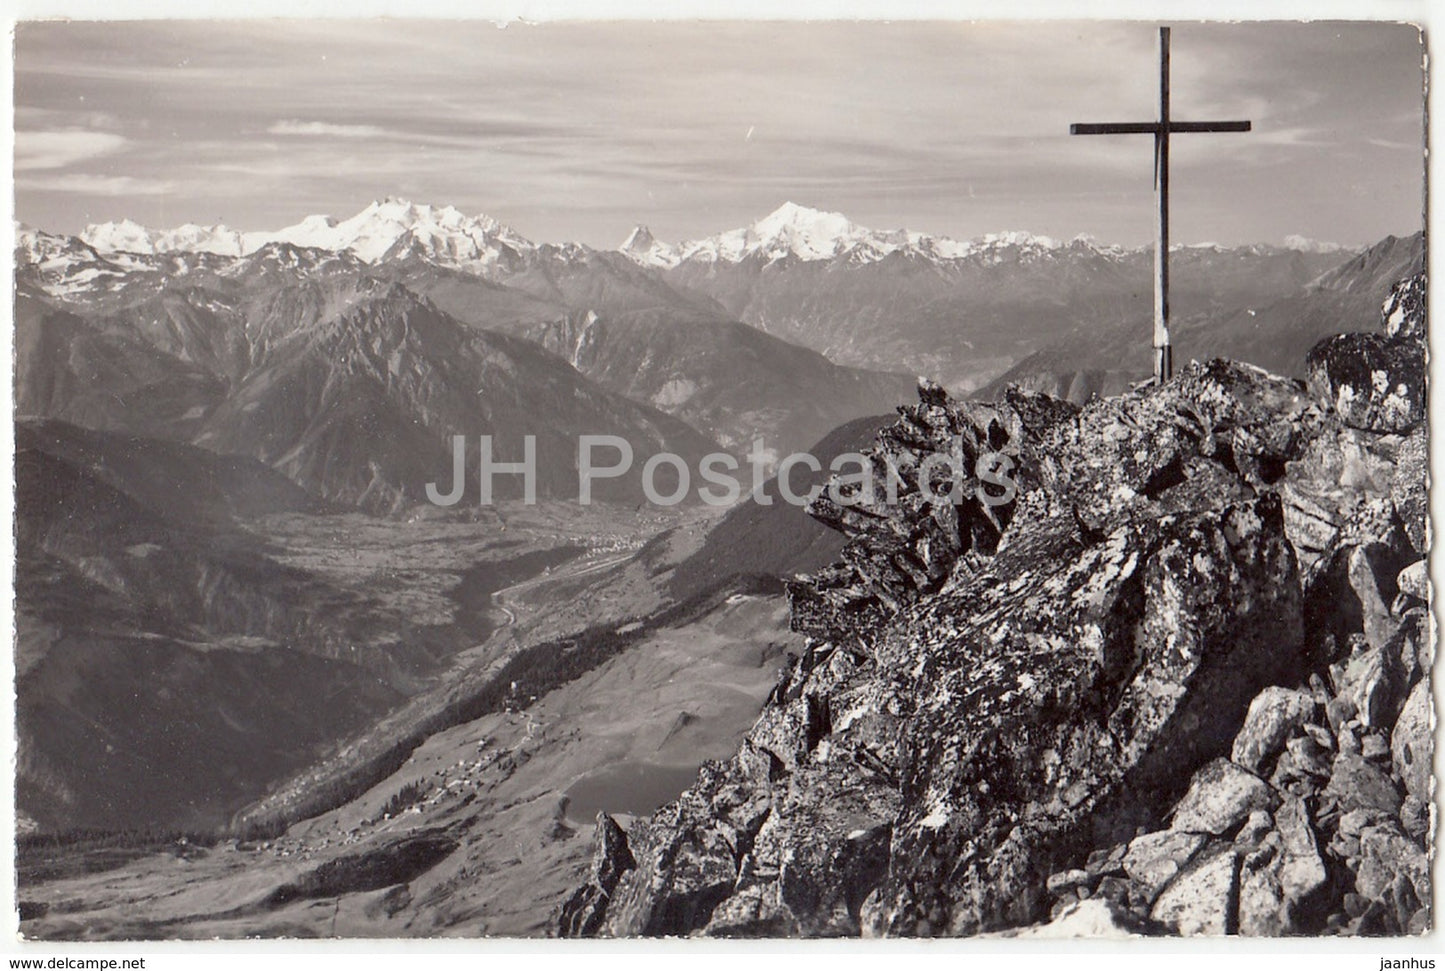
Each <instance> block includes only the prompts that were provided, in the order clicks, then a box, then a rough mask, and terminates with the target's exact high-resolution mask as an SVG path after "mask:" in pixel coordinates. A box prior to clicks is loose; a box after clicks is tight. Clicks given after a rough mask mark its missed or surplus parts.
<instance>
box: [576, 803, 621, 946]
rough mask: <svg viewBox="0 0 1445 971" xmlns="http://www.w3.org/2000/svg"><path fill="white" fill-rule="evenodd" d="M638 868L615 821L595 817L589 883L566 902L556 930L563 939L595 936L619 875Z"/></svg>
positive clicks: (607, 816)
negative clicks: (595, 844)
mask: <svg viewBox="0 0 1445 971" xmlns="http://www.w3.org/2000/svg"><path fill="white" fill-rule="evenodd" d="M636 865H637V861H636V860H634V859H633V858H632V853H631V852H630V851H629V850H628V849H627V834H626V833H624V832H623V831H622V827H621V826H618V825H617V820H615V819H613V818H612V817H611V816H609V815H607V814H606V813H598V814H597V849H596V850H595V851H594V852H593V854H592V875H591V879H590V880H589V881H588V882H587V883H586V884H584V885H583V886H581V887H578V888H577V890H576V891H575V892H574V893H573V894H572V896H571V897H569V898H567V902H566V903H564V904H563V905H562V915H561V917H560V918H559V919H558V925H557V929H558V932H559V934H560V935H561V936H562V937H587V936H589V935H592V934H595V933H597V931H598V930H599V929H601V927H602V920H603V918H604V917H605V916H606V914H607V901H608V899H609V898H610V897H611V896H612V891H613V889H615V888H616V886H617V881H618V880H620V879H622V874H624V873H626V872H627V871H628V870H631V869H632V868H633V867H635V866H636Z"/></svg>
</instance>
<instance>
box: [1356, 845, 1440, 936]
mask: <svg viewBox="0 0 1445 971" xmlns="http://www.w3.org/2000/svg"><path fill="white" fill-rule="evenodd" d="M1357 864H1358V865H1357V868H1356V873H1355V890H1356V892H1357V893H1359V894H1360V895H1361V896H1362V897H1364V898H1365V899H1366V900H1383V899H1384V897H1385V894H1386V891H1388V890H1389V889H1390V887H1391V885H1392V884H1394V882H1395V878H1396V877H1397V876H1400V877H1404V878H1405V879H1406V880H1407V881H1408V882H1409V884H1410V888H1411V890H1412V891H1413V892H1414V895H1415V898H1416V900H1418V901H1428V900H1429V899H1430V860H1429V857H1428V856H1427V855H1426V853H1425V849H1424V847H1422V846H1421V845H1420V844H1418V843H1416V842H1415V841H1414V840H1412V839H1410V837H1408V836H1406V835H1405V834H1404V833H1403V832H1401V830H1400V828H1399V825H1398V824H1397V823H1395V822H1393V821H1385V822H1381V823H1377V824H1375V825H1372V826H1367V827H1365V829H1364V830H1363V831H1362V832H1361V833H1360V855H1359V858H1358V861H1357ZM1408 923H1409V922H1408V920H1407V921H1405V924H1406V925H1408Z"/></svg>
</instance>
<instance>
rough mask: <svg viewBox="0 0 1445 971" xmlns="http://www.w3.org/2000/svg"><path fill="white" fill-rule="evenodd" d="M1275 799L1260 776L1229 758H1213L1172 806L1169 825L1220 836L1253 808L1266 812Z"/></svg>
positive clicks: (1191, 831) (1188, 830) (1185, 831)
mask: <svg viewBox="0 0 1445 971" xmlns="http://www.w3.org/2000/svg"><path fill="white" fill-rule="evenodd" d="M1277 802H1278V800H1277V797H1276V796H1275V794H1274V791H1273V790H1272V789H1271V788H1270V787H1269V783H1267V782H1265V781H1264V780H1263V779H1261V778H1260V777H1259V776H1257V775H1255V774H1254V773H1253V772H1249V771H1246V770H1245V769H1241V768H1240V767H1239V766H1237V765H1235V764H1234V763H1233V762H1230V761H1229V760H1228V759H1215V760H1214V761H1213V762H1210V763H1209V764H1208V765H1206V766H1205V767H1204V768H1202V769H1200V770H1199V771H1198V772H1197V773H1195V775H1194V779H1193V781H1192V782H1191V783H1190V784H1189V791H1188V792H1186V793H1185V794H1184V798H1183V799H1182V800H1180V802H1179V805H1178V806H1176V807H1175V809H1174V822H1173V825H1172V826H1171V827H1170V828H1171V829H1174V830H1176V831H1178V832H1182V833H1209V834H1211V835H1213V836H1221V835H1223V834H1224V833H1226V832H1228V831H1229V830H1232V829H1234V828H1235V827H1236V826H1238V825H1239V824H1240V823H1241V822H1243V821H1244V819H1245V818H1246V817H1247V816H1249V814H1250V813H1251V812H1253V811H1254V810H1256V809H1263V810H1265V811H1266V812H1268V811H1269V810H1271V809H1273V808H1274V807H1275V805H1277Z"/></svg>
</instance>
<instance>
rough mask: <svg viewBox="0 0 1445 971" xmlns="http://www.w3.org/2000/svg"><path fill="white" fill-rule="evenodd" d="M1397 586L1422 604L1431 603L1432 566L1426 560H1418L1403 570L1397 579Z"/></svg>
mask: <svg viewBox="0 0 1445 971" xmlns="http://www.w3.org/2000/svg"><path fill="white" fill-rule="evenodd" d="M1395 586H1397V587H1398V588H1399V590H1400V592H1401V593H1403V594H1405V595H1406V596H1407V597H1413V598H1415V599H1416V600H1418V601H1420V602H1421V603H1429V602H1430V565H1429V564H1428V563H1427V562H1426V561H1425V560H1416V561H1415V562H1414V563H1411V564H1410V565H1409V566H1407V567H1405V569H1403V570H1401V571H1400V573H1399V575H1398V576H1397V577H1396V578H1395Z"/></svg>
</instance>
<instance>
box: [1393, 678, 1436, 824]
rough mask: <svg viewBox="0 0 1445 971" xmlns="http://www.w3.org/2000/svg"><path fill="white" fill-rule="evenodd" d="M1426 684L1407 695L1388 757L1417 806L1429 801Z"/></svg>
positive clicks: (1429, 729) (1431, 736)
mask: <svg viewBox="0 0 1445 971" xmlns="http://www.w3.org/2000/svg"><path fill="white" fill-rule="evenodd" d="M1430 701H1431V699H1430V683H1429V681H1425V680H1422V681H1420V682H1418V683H1417V684H1416V685H1415V687H1414V689H1413V690H1411V692H1410V697H1409V698H1407V699H1406V700H1405V707H1404V708H1402V709H1401V711H1400V717H1399V719H1398V720H1397V721H1396V722H1395V728H1394V731H1393V732H1392V734H1391V738H1390V754H1391V759H1392V762H1393V763H1394V768H1395V774H1396V775H1397V776H1399V777H1400V779H1401V780H1402V781H1403V782H1404V783H1405V791H1406V792H1408V793H1409V794H1410V795H1411V796H1413V797H1415V799H1416V800H1418V801H1419V802H1420V803H1421V804H1428V803H1429V801H1430V779H1431V775H1432V771H1431V767H1432V764H1433V756H1434V744H1435V732H1434V729H1433V728H1432V726H1431V721H1432V717H1431V716H1432V714H1433V712H1432V711H1431V704H1430Z"/></svg>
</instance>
